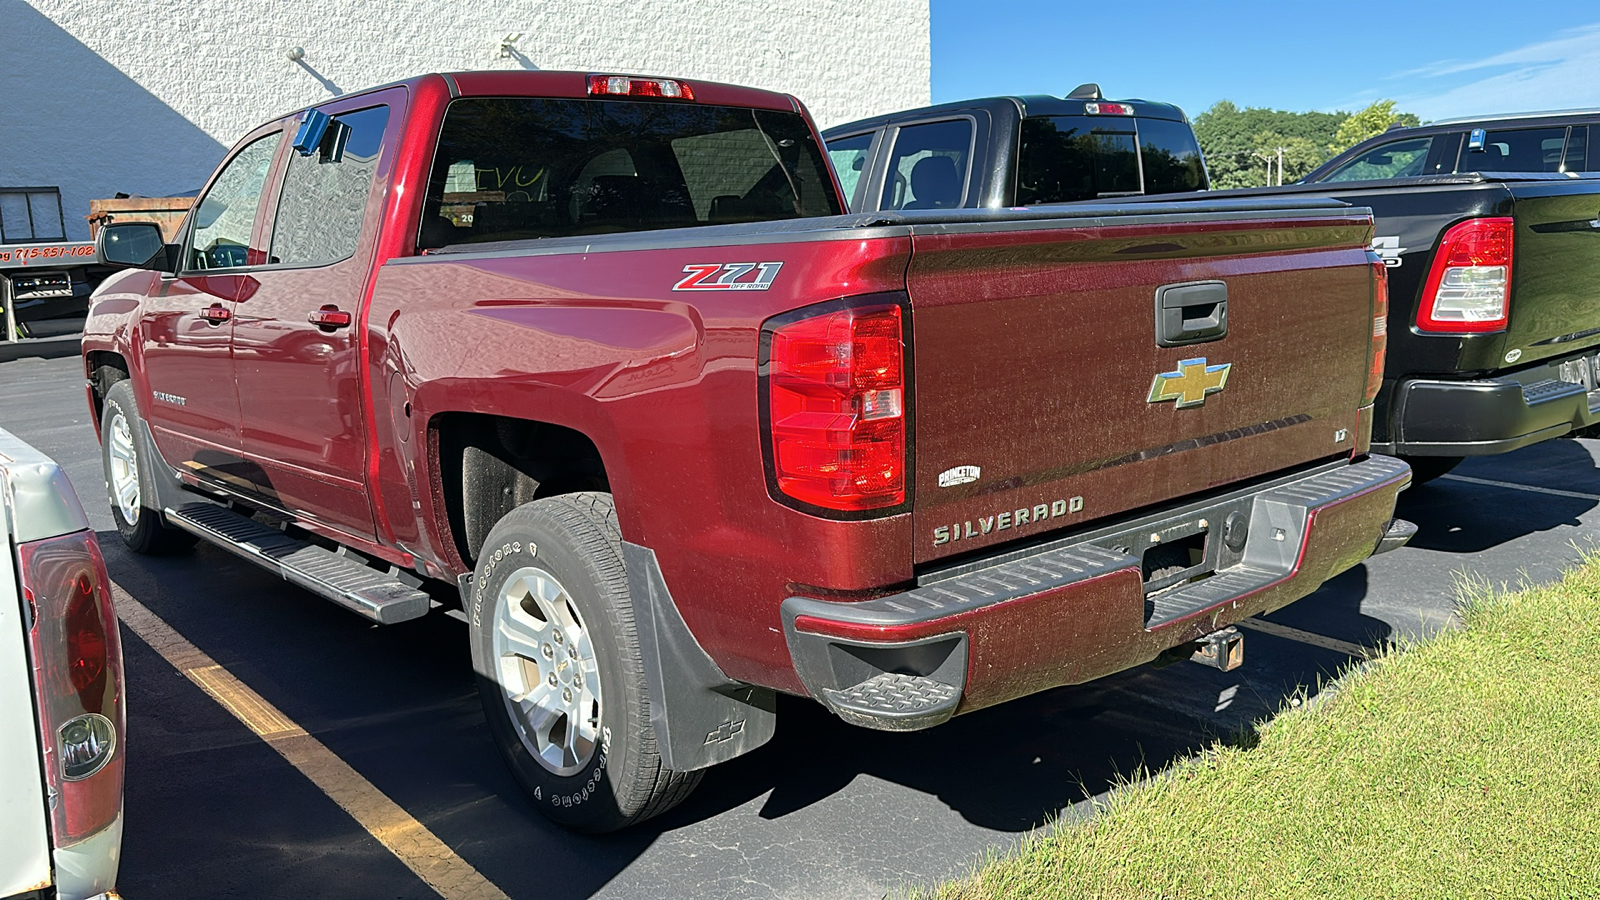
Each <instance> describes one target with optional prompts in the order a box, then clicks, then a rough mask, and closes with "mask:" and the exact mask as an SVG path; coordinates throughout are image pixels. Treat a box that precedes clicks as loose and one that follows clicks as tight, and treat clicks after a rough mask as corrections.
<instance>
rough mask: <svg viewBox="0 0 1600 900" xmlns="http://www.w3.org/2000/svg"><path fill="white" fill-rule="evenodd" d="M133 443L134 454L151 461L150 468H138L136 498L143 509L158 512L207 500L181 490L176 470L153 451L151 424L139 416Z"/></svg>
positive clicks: (159, 452) (183, 488)
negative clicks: (140, 499) (141, 501)
mask: <svg viewBox="0 0 1600 900" xmlns="http://www.w3.org/2000/svg"><path fill="white" fill-rule="evenodd" d="M134 440H135V441H136V442H137V443H138V445H139V446H138V447H136V448H135V451H134V452H136V453H138V454H139V458H140V459H146V460H149V461H150V464H149V465H146V466H140V467H139V496H140V497H141V498H143V500H144V505H145V506H148V507H150V508H151V509H157V510H166V509H176V508H178V507H180V506H182V505H183V504H185V503H193V502H196V501H198V500H202V499H206V498H205V495H203V494H197V493H194V492H192V491H190V490H188V489H186V488H185V487H184V484H183V479H182V478H179V477H178V470H177V469H174V468H173V467H172V466H171V465H169V464H168V463H167V461H166V459H165V458H164V457H162V455H161V451H160V450H159V449H157V448H156V439H155V435H153V434H151V433H150V423H149V422H146V421H145V420H144V417H143V416H140V417H139V433H138V434H136V435H134ZM162 518H163V519H164V518H165V516H164V515H163V517H162Z"/></svg>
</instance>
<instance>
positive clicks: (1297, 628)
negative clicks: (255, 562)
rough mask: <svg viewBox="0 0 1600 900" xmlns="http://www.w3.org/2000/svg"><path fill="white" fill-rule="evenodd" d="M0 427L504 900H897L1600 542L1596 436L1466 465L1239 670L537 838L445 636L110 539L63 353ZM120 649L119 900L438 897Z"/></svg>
mask: <svg viewBox="0 0 1600 900" xmlns="http://www.w3.org/2000/svg"><path fill="white" fill-rule="evenodd" d="M0 427H4V428H6V429H8V430H10V431H12V432H14V433H16V434H17V435H19V436H20V437H22V438H23V439H24V440H26V441H28V442H30V443H32V444H33V445H35V446H36V447H38V448H39V449H41V450H43V451H44V452H46V453H48V454H50V455H51V456H53V457H55V458H56V459H57V460H58V461H59V462H60V463H61V464H62V465H63V466H64V467H65V468H66V470H67V472H68V474H69V476H70V477H71V479H72V481H73V484H74V485H75V487H76V488H77V490H78V492H79V495H80V497H81V498H82V500H83V503H84V506H85V508H86V509H87V510H88V511H89V516H90V520H91V522H93V523H94V527H95V528H96V529H97V530H98V531H100V532H101V546H102V548H103V549H104V551H105V556H106V564H107V566H108V568H109V570H110V573H111V576H112V579H113V580H114V581H115V582H117V583H118V584H119V585H120V586H121V587H122V589H123V590H125V591H126V593H127V594H128V595H129V596H131V597H133V598H135V599H136V600H137V601H138V602H139V603H140V604H142V605H143V606H145V607H147V608H148V609H149V610H150V611H151V612H153V613H154V614H155V615H157V616H159V617H160V619H161V620H164V621H165V622H166V623H167V624H168V625H170V626H171V627H172V628H173V629H175V630H176V631H177V632H179V633H180V634H182V635H183V636H184V637H185V638H187V639H188V640H189V641H191V642H192V643H193V644H194V645H196V646H197V647H198V648H200V649H201V650H203V651H204V652H205V653H207V654H209V655H210V657H211V658H212V659H214V660H215V661H216V662H217V664H219V665H221V666H223V667H224V668H225V669H226V670H227V671H228V672H231V673H232V675H233V676H235V677H236V678H237V679H238V680H239V681H241V682H243V683H244V684H245V685H247V686H248V687H249V688H251V689H253V690H254V691H255V692H256V693H258V694H260V695H261V696H262V697H263V698H265V699H266V700H267V701H269V702H270V703H271V704H272V705H273V706H275V707H276V708H277V709H278V710H280V711H281V712H282V713H283V715H284V716H287V717H288V718H289V719H291V720H292V721H293V722H294V723H296V724H298V725H299V726H300V727H301V728H304V729H305V730H306V731H307V732H309V733H310V734H311V735H313V736H315V737H316V738H317V739H318V740H320V741H321V743H322V744H323V745H325V746H326V747H327V748H328V749H329V750H331V751H332V752H333V753H334V754H337V756H338V757H339V758H340V759H342V760H343V761H344V762H345V763H347V764H348V765H349V766H350V767H351V768H353V769H354V770H355V772H357V773H359V775H360V776H361V777H363V778H364V779H365V780H366V781H368V782H370V783H371V784H372V785H374V786H375V787H376V788H377V789H378V790H380V791H382V792H383V794H385V795H387V797H388V798H389V799H391V800H393V801H394V803H396V804H398V805H399V807H401V808H402V809H404V810H405V811H406V812H407V813H409V814H410V815H411V816H412V817H414V818H415V819H416V820H417V821H418V822H420V823H422V824H423V825H424V826H425V827H426V828H427V829H428V830H429V831H431V832H432V833H433V834H434V835H437V836H438V838H439V839H440V840H442V841H443V842H444V843H445V844H446V845H448V846H449V847H450V848H451V849H453V850H454V852H455V853H456V854H457V855H458V856H459V857H461V858H462V859H463V860H465V861H466V862H467V863H470V865H471V866H472V867H474V868H476V869H477V871H478V872H479V873H481V874H482V875H483V876H484V877H485V878H487V879H488V880H489V881H490V882H492V883H493V884H494V885H495V886H497V887H498V888H499V889H500V890H501V891H503V892H504V893H505V894H506V895H509V896H511V897H516V898H520V897H541V898H579V897H605V898H612V897H617V898H623V897H627V898H632V897H638V898H660V897H697V898H720V897H782V898H811V897H815V898H837V897H850V898H854V897H871V898H876V897H882V896H884V895H885V894H890V895H896V894H899V893H901V892H902V891H903V890H904V889H905V888H907V887H908V886H911V885H916V884H925V883H929V882H932V881H935V880H938V879H940V878H944V877H947V876H950V875H954V874H958V873H960V872H962V871H964V870H966V869H967V868H969V867H970V866H971V865H973V864H974V863H975V862H977V861H980V860H981V859H982V858H983V857H984V856H985V854H987V853H989V852H991V851H996V850H998V851H1004V850H1006V849H1007V848H1010V847H1012V846H1014V845H1015V844H1016V843H1017V842H1018V841H1019V840H1021V839H1022V838H1023V837H1024V836H1025V835H1026V834H1028V833H1029V832H1030V831H1031V830H1033V829H1036V828H1039V827H1041V826H1045V825H1046V824H1047V823H1049V822H1051V821H1052V820H1055V819H1057V818H1059V817H1068V818H1070V817H1073V816H1078V815H1086V814H1087V813H1088V810H1089V809H1090V808H1091V804H1090V803H1089V802H1088V799H1089V798H1092V797H1094V796H1096V795H1099V794H1102V793H1103V792H1105V791H1106V790H1108V789H1109V786H1110V785H1112V784H1113V783H1115V782H1116V781H1117V779H1119V778H1122V777H1125V776H1128V775H1132V774H1134V773H1137V772H1139V771H1140V770H1141V769H1143V770H1157V769H1159V768H1161V767H1163V766H1165V765H1166V764H1167V763H1169V762H1171V761H1172V760H1174V759H1177V758H1180V757H1182V756H1184V755H1187V754H1190V753H1193V752H1195V751H1196V750H1198V749H1200V748H1201V747H1203V746H1205V745H1206V744H1208V743H1209V742H1212V741H1214V740H1216V739H1218V738H1219V737H1225V736H1229V735H1233V734H1236V733H1238V732H1239V731H1240V730H1242V729H1248V728H1250V727H1252V723H1253V722H1256V721H1257V720H1261V719H1264V718H1268V717H1270V715H1271V714H1272V712H1273V711H1274V710H1276V709H1279V708H1280V707H1281V706H1282V704H1283V703H1284V702H1286V701H1288V700H1290V699H1291V698H1295V697H1299V696H1307V695H1313V694H1315V693H1316V692H1317V690H1318V686H1319V684H1321V683H1322V682H1323V681H1324V680H1325V679H1327V678H1329V677H1331V676H1333V675H1335V674H1336V673H1338V672H1339V671H1340V670H1341V669H1342V668H1344V667H1346V666H1348V665H1349V664H1350V663H1351V661H1352V659H1354V658H1357V657H1359V656H1360V655H1361V654H1362V653H1363V652H1364V649H1363V648H1371V647H1377V646H1380V645H1382V644H1384V643H1385V642H1389V641H1396V640H1405V639H1413V638H1424V637H1427V636H1428V635H1430V634H1433V633H1436V632H1437V631H1438V630H1439V629H1441V628H1446V627H1450V623H1451V621H1452V597H1453V588H1452V585H1453V582H1454V580H1455V579H1457V578H1459V577H1462V576H1463V575H1465V576H1472V577H1478V578H1483V579H1487V580H1489V581H1491V582H1496V583H1499V582H1506V583H1513V584H1514V583H1518V582H1520V581H1523V580H1531V581H1546V580H1550V579H1552V578H1554V577H1555V576H1556V575H1557V574H1558V573H1559V572H1560V571H1561V569H1562V568H1563V567H1564V566H1566V565H1568V564H1570V563H1571V562H1572V561H1573V560H1575V559H1576V558H1577V557H1578V555H1579V553H1580V552H1581V550H1582V549H1586V548H1588V547H1591V546H1593V544H1594V542H1595V538H1596V536H1597V535H1600V513H1597V512H1596V506H1597V504H1600V471H1597V470H1596V466H1595V461H1596V458H1597V456H1600V443H1597V442H1593V441H1588V440H1578V441H1566V440H1563V441H1552V442H1548V443H1546V444H1542V445H1537V446H1534V447H1530V448H1527V449H1524V450H1521V451H1518V452H1516V453H1513V454H1509V455H1506V456H1502V457H1491V458H1487V459H1482V460H1469V461H1468V462H1467V463H1465V464H1463V465H1462V466H1461V467H1460V468H1459V469H1457V470H1456V472H1455V473H1454V474H1453V475H1451V476H1447V477H1445V478H1443V479H1440V480H1439V481H1437V482H1434V483H1432V484H1430V485H1427V486H1423V487H1418V488H1414V489H1412V490H1410V491H1408V492H1407V493H1406V494H1405V495H1403V496H1402V498H1401V501H1400V509H1399V514H1400V515H1402V516H1403V517H1405V518H1407V519H1410V520H1412V521H1414V522H1416V523H1417V524H1418V525H1419V526H1420V528H1421V530H1420V532H1419V533H1418V535H1417V537H1416V539H1415V540H1413V542H1412V544H1411V545H1410V546H1408V547H1406V548H1403V549H1401V550H1399V551H1396V552H1394V553H1391V554H1388V555H1386V556H1383V557H1379V558H1376V559H1373V560H1371V561H1369V562H1368V563H1367V564H1365V565H1363V566H1360V567H1357V568H1356V569H1354V570H1352V571H1350V572H1347V573H1346V574H1344V575H1343V576H1341V577H1339V578H1338V579H1336V580H1334V581H1333V582H1330V583H1329V584H1328V585H1326V586H1325V587H1324V588H1323V589H1322V590H1321V591H1319V592H1317V593H1316V594H1314V595H1312V596H1311V597H1308V598H1306V599H1304V600H1301V601H1299V602H1298V603H1295V604H1293V605H1291V606H1290V607H1288V608H1286V609H1284V610H1281V611H1279V612H1278V613H1275V614H1273V615H1271V616H1269V617H1268V624H1266V625H1262V626H1259V627H1256V628H1252V629H1249V630H1248V631H1247V640H1246V651H1245V655H1246V662H1245V665H1244V667H1243V668H1240V669H1238V670H1236V671H1234V672H1229V673H1222V672H1217V671H1215V670H1211V669H1207V668H1203V667H1200V666H1197V665H1192V664H1188V663H1183V664H1179V665H1174V666H1169V667H1167V668H1163V669H1153V668H1149V667H1145V668H1140V669H1135V670H1132V671H1129V672H1125V673H1123V674H1121V675H1118V676H1114V677H1112V678H1108V679H1104V680H1102V681H1100V682H1096V683H1094V684H1090V685H1085V686H1079V687H1072V688H1062V689H1057V690H1053V691H1049V692H1046V693H1044V694H1040V695H1037V696H1034V697H1031V698H1027V699H1025V700H1021V701H1018V702H1014V703H1011V704H1009V705H1006V706H1002V707H999V708H995V709H990V710H986V711H983V712H979V713H975V714H972V715H969V716H964V717H961V718H958V719H956V720H954V721H952V722H950V723H949V724H947V725H944V726H941V727H939V728H936V729H932V730H930V731H925V732H917V733H911V734H887V733H882V732H871V731H864V730H860V729H856V728H852V727H850V726H847V725H845V724H844V723H842V722H840V721H838V720H837V719H834V718H833V717H832V716H830V715H828V714H827V713H825V712H823V711H822V709H821V708H820V707H818V706H816V705H815V704H813V703H811V702H809V701H804V700H795V699H790V698H785V699H784V701H783V702H782V703H781V704H780V717H779V724H778V733H777V736H776V738H775V739H774V740H773V741H772V742H771V743H770V744H768V745H767V746H765V747H763V748H761V749H760V750H758V751H756V752H754V753H752V754H750V755H748V756H746V757H743V758H741V759H739V760H736V761H734V762H732V763H728V764H725V765H723V766H720V767H718V768H716V769H713V770H712V771H711V772H710V773H709V774H708V775H707V777H706V779H705V781H704V783H703V784H702V785H701V787H700V788H699V790H698V791H697V792H696V793H695V794H694V795H693V796H692V797H691V798H690V799H689V800H688V802H686V803H685V804H683V805H682V806H680V807H679V808H677V809H676V810H673V811H672V812H670V813H668V814H667V815H665V816H663V817H661V818H659V819H656V820H652V821H651V822H649V823H647V824H646V825H645V826H643V827H641V828H637V829H634V830H632V831H628V832H624V833H622V834H619V835H613V836H609V837H602V838H591V837H582V836H575V835H571V834H568V833H565V832H563V831H560V830H559V829H557V828H555V827H554V826H552V825H550V824H548V823H547V822H546V821H545V819H544V818H543V817H542V816H540V814H539V813H538V812H537V811H536V810H535V809H534V808H533V807H532V806H531V805H530V804H529V803H528V802H526V801H524V800H523V798H522V796H521V795H520V794H519V792H518V789H517V787H516V785H515V784H514V783H513V781H512V779H511V777H510V775H509V774H508V773H507V771H506V770H505V768H504V766H503V765H502V764H501V761H500V759H499V758H498V756H496V754H495V750H494V748H493V747H492V746H491V745H490V742H489V739H488V736H487V733H486V731H485V730H484V728H483V722H482V714H481V712H480V707H479V705H478V699H477V695H476V693H475V689H474V686H473V682H472V678H471V673H470V668H469V665H468V658H467V640H466V626H465V625H464V624H463V623H462V622H460V621H458V620H456V619H453V618H450V617H448V616H445V615H432V616H428V617H426V618H423V619H420V620H417V621H413V622H409V623H405V624H402V625H396V626H390V627H386V628H378V627H376V626H373V625H370V624H369V623H367V622H366V621H364V620H362V619H360V618H358V617H356V616H354V615H352V614H350V613H347V612H344V611H342V610H340V609H338V608H336V607H335V606H333V605H332V604H329V603H327V602H326V601H323V600H320V599H318V598H316V597H314V596H312V595H310V594H308V593H305V592H302V591H300V590H298V589H296V588H294V587H291V586H289V585H286V584H285V583H284V582H283V581H281V580H279V579H277V578H276V577H274V576H271V575H268V574H267V573H265V572H263V571H261V570H258V569H256V568H254V567H252V566H250V565H248V564H246V563H244V562H241V561H239V560H237V559H235V558H234V557H232V556H229V555H227V554H226V553H224V552H223V551H220V550H217V549H215V548H210V547H204V546H202V547H201V548H199V549H198V550H196V552H194V553H193V554H191V555H188V556H181V557H174V558H166V559H152V558H146V557H136V556H133V555H131V554H129V553H128V552H126V551H125V550H124V549H123V547H122V545H121V542H120V541H119V540H118V538H117V536H116V534H115V531H114V530H113V528H112V525H111V520H110V516H109V513H108V512H107V507H106V501H105V496H104V486H103V479H102V477H101V471H100V459H99V448H98V445H97V444H96V443H95V437H94V431H93V429H92V427H91V425H90V422H89V413H88V409H87V405H86V403H85V400H84V390H83V379H82V371H81V369H80V367H79V362H78V360H77V358H76V357H75V356H70V357H66V358H58V359H48V360H46V359H39V358H29V357H24V358H20V359H16V360H13V361H9V362H0ZM123 647H124V652H125V654H126V659H127V672H128V698H129V701H128V706H129V724H128V732H129V733H128V738H127V747H128V769H127V787H126V836H125V840H124V845H123V860H122V874H121V881H120V886H121V889H122V892H123V895H124V896H126V897H128V898H130V900H142V898H154V897H228V896H249V897H258V898H259V897H306V896H346V897H433V896H436V894H435V893H434V892H433V891H432V890H431V889H430V888H429V887H428V886H427V885H426V884H425V883H424V882H422V881H421V880H419V879H418V877H417V876H416V875H414V874H413V873H412V871H411V870H410V869H408V868H407V867H406V866H404V865H402V864H401V863H400V861H398V860H397V859H396V857H395V856H393V855H392V854H391V853H390V852H389V851H388V850H386V849H385V847H384V846H383V845H382V844H381V843H379V841H378V840H377V839H375V838H374V837H373V836H372V835H371V834H370V833H368V832H367V831H366V830H365V829H364V828H363V827H362V826H361V825H360V824H358V822H357V821H356V820H355V819H354V818H352V817H351V816H350V815H349V814H347V813H346V812H345V811H344V810H343V809H341V807H340V806H339V805H337V804H336V803H335V802H334V801H333V800H332V799H330V798H329V797H328V796H327V795H325V794H324V793H323V792H322V791H321V790H320V789H319V788H318V787H317V786H316V785H315V784H314V783H313V782H312V781H311V780H309V779H307V778H306V777H305V776H304V775H302V774H301V773H300V772H299V771H297V770H296V769H294V768H293V767H291V766H290V765H289V764H288V763H287V762H286V761H285V760H284V758H283V757H282V756H280V755H279V754H278V753H276V752H274V751H273V750H272V749H271V748H270V747H269V746H268V745H267V744H265V743H264V742H263V741H262V740H261V739H260V738H258V737H257V736H256V734H254V733H252V732H251V731H250V730H249V729H247V728H246V727H245V726H244V725H243V724H241V723H240V721H239V720H238V719H236V718H235V717H234V716H233V715H231V714H230V713H229V712H227V711H226V710H225V709H224V708H223V707H222V706H220V705H218V703H217V702H215V701H214V700H213V699H212V698H211V697H210V696H209V695H207V694H206V693H205V692H203V691H202V690H201V689H200V688H199V687H197V686H196V685H195V684H194V683H193V682H191V681H190V680H189V679H187V678H185V677H183V676H182V675H180V674H179V672H178V671H177V670H175V669H174V668H173V667H172V665H170V664H169V663H168V662H167V661H166V660H165V659H163V658H162V657H161V656H160V655H158V654H157V653H156V652H155V651H154V650H152V648H151V647H150V646H149V645H147V644H145V643H144V642H143V641H142V640H141V639H140V638H139V637H138V636H136V635H134V634H133V633H132V632H130V631H128V630H127V629H126V628H125V629H124V630H123ZM1285 789H1286V790H1292V789H1293V788H1292V786H1287V785H1286V786H1285Z"/></svg>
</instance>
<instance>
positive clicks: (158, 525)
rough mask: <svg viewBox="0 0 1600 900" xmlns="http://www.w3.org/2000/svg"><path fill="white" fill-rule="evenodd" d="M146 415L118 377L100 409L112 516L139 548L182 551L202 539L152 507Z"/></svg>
mask: <svg viewBox="0 0 1600 900" xmlns="http://www.w3.org/2000/svg"><path fill="white" fill-rule="evenodd" d="M142 423H143V420H142V419H141V418H140V417H139V407H138V406H137V405H136V404H135V403H134V400H133V387H132V385H131V384H130V383H129V382H128V381H119V382H117V383H116V384H113V385H112V386H111V389H110V390H108V391H106V400H105V405H104V408H103V409H102V410H101V414H100V463H101V465H102V467H103V468H104V470H105V476H106V494H107V495H108V497H109V498H110V500H111V519H112V521H113V522H115V523H116V524H117V533H118V534H119V535H121V536H122V542H123V543H124V544H127V545H128V549H129V550H132V551H133V552H135V553H141V554H144V555H147V556H164V555H167V554H172V553H182V552H183V551H185V550H188V549H190V548H191V547H193V546H194V545H195V542H196V541H197V540H198V539H197V538H196V537H195V536H194V535H192V534H189V533H188V532H186V531H180V530H178V529H176V528H173V527H172V526H170V525H168V524H167V523H166V521H165V520H164V519H163V518H162V516H161V512H160V511H159V510H156V509H152V508H151V507H150V506H149V505H148V503H149V500H148V498H146V497H145V496H144V491H143V485H147V484H149V483H150V478H149V472H148V467H149V465H150V460H148V459H145V457H144V454H142V453H140V452H139V443H138V437H137V436H138V434H139V432H140V431H141V430H142Z"/></svg>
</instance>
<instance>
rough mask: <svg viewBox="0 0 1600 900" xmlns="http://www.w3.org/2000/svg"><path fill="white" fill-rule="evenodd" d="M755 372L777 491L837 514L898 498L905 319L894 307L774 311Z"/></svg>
mask: <svg viewBox="0 0 1600 900" xmlns="http://www.w3.org/2000/svg"><path fill="white" fill-rule="evenodd" d="M761 371H762V374H763V376H764V378H763V392H762V401H763V403H764V405H765V406H766V410H765V412H766V420H767V432H766V434H765V435H763V437H764V439H765V440H764V443H765V444H766V450H767V465H768V475H769V480H770V482H771V487H773V488H775V489H776V492H777V494H780V495H782V498H787V499H788V500H793V501H798V504H797V505H799V506H800V507H801V508H803V509H808V510H811V511H821V512H823V513H824V514H828V513H835V514H844V516H843V517H846V518H848V517H850V514H852V513H861V514H866V513H871V514H877V513H879V512H881V511H883V510H887V509H889V508H891V507H897V506H901V505H902V504H904V503H905V501H906V469H907V464H906V449H907V437H908V436H907V425H906V355H905V317H904V315H903V314H902V312H901V308H900V307H899V306H898V305H889V306H859V307H848V308H842V309H841V308H837V307H835V308H833V309H832V310H829V311H823V312H812V311H801V313H799V314H791V315H787V316H780V317H778V318H777V319H774V320H772V321H770V322H768V323H767V325H766V326H765V328H764V329H763V334H762V359H761ZM780 499H781V498H780Z"/></svg>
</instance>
